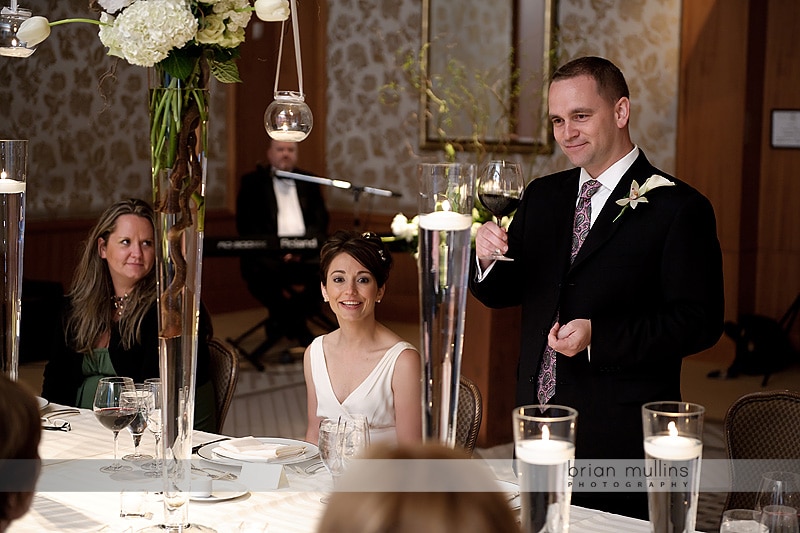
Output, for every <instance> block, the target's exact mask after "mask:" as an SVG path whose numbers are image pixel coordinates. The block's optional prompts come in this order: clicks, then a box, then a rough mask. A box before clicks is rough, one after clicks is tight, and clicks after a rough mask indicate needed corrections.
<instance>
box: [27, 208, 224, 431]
mask: <svg viewBox="0 0 800 533" xmlns="http://www.w3.org/2000/svg"><path fill="white" fill-rule="evenodd" d="M155 260H156V249H155V214H154V213H153V208H152V207H151V206H150V204H148V203H147V202H145V201H143V200H139V199H135V198H132V199H128V200H121V201H119V202H116V203H114V204H112V205H111V206H109V207H108V208H107V209H106V210H105V211H104V212H103V213H102V214H101V215H100V217H99V219H98V221H97V223H96V224H95V225H94V227H93V228H92V229H91V231H90V232H89V236H88V238H87V239H86V241H84V243H83V250H82V253H81V256H80V259H79V261H78V264H77V266H76V268H75V273H74V276H73V279H72V285H71V287H70V291H69V294H68V295H67V296H66V298H65V301H64V305H63V308H62V310H61V317H62V329H63V334H62V335H59V336H57V338H54V339H52V341H53V342H52V344H53V345H52V347H51V349H50V360H49V361H48V363H47V366H46V367H45V370H44V382H43V385H42V396H44V397H45V398H47V399H48V400H50V401H51V402H54V403H59V404H62V405H74V406H76V407H81V408H84V409H91V408H92V402H93V400H94V393H95V390H96V389H97V383H98V382H99V381H100V378H102V377H105V376H126V377H129V378H131V379H133V381H135V382H137V383H141V382H143V381H144V380H145V379H148V378H157V377H159V373H160V372H159V353H158V351H159V347H158V346H159V340H158V306H157V303H156V269H155ZM200 317H201V319H200V333H199V340H198V343H197V374H196V383H197V386H196V389H195V418H194V429H199V430H203V431H216V429H217V422H216V414H215V408H214V384H213V383H212V382H211V370H210V365H211V362H210V361H211V356H210V355H209V351H208V344H207V342H206V341H207V340H208V338H210V336H211V332H210V329H211V327H210V318H208V317H207V315H206V314H205V312H203V310H202V309H201V314H200Z"/></svg>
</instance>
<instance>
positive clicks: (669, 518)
mask: <svg viewBox="0 0 800 533" xmlns="http://www.w3.org/2000/svg"><path fill="white" fill-rule="evenodd" d="M704 413H705V408H704V407H703V406H702V405H697V404H693V403H686V402H675V401H671V402H652V403H646V404H644V405H643V406H642V423H643V429H644V453H645V472H646V474H647V503H648V509H649V517H650V526H651V531H653V532H654V533H684V532H685V533H691V532H693V531H694V526H695V521H696V520H697V499H698V494H699V491H700V463H701V456H702V454H703V415H704Z"/></svg>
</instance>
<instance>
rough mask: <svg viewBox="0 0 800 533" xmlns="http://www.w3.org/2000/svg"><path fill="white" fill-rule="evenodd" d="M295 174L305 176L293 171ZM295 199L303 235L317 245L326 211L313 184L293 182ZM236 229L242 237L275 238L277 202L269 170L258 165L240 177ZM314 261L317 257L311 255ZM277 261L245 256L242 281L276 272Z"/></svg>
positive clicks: (325, 229) (323, 230)
mask: <svg viewBox="0 0 800 533" xmlns="http://www.w3.org/2000/svg"><path fill="white" fill-rule="evenodd" d="M292 171H293V172H296V173H298V174H308V175H311V173H310V172H306V171H303V170H300V169H293V170H292ZM295 187H296V189H297V198H298V200H299V201H300V208H301V209H302V211H303V221H304V222H305V225H306V236H308V237H316V238H317V241H318V242H319V246H322V244H323V243H324V242H325V239H326V238H327V232H328V219H329V215H328V210H327V208H326V207H325V200H324V199H323V197H322V191H321V190H320V186H319V185H317V184H316V183H310V182H307V181H300V180H295ZM236 230H237V231H238V232H239V235H241V236H242V237H253V238H275V237H277V236H278V201H277V199H276V197H275V189H274V188H273V186H272V168H271V167H270V166H266V167H262V166H259V167H258V169H256V171H255V172H251V173H249V174H245V175H244V176H242V184H241V187H240V188H239V195H238V196H237V199H236ZM314 259H315V260H317V261H318V259H319V258H318V257H317V256H315V258H314ZM280 264H281V261H280V259H279V258H277V257H275V256H246V257H242V259H241V268H242V274H243V276H244V277H245V279H248V278H259V277H263V276H264V275H265V274H266V273H267V272H277V271H279V269H280Z"/></svg>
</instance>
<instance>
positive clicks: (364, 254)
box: [319, 230, 392, 288]
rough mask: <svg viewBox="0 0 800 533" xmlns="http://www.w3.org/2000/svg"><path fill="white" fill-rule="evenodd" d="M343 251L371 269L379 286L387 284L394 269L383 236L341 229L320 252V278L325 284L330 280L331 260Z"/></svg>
mask: <svg viewBox="0 0 800 533" xmlns="http://www.w3.org/2000/svg"><path fill="white" fill-rule="evenodd" d="M342 253H345V254H348V255H349V256H351V257H352V258H353V259H355V260H356V261H358V262H359V263H361V264H362V265H363V266H364V268H366V269H367V270H369V271H370V274H372V275H373V276H374V277H375V281H376V282H377V284H378V287H379V288H380V287H383V286H384V285H385V284H386V280H387V279H389V271H390V270H391V269H392V254H390V253H389V250H388V249H387V248H386V245H385V244H384V243H383V241H382V240H381V238H380V237H378V236H377V235H375V234H374V233H358V232H355V231H344V230H339V231H337V232H336V233H334V234H333V235H332V236H331V237H330V238H329V239H328V240H327V241H325V244H323V245H322V249H321V250H320V253H319V255H320V259H319V279H320V281H321V282H322V284H323V285H326V283H327V281H328V269H329V268H330V266H331V262H332V261H333V260H334V258H335V257H336V256H338V255H339V254H342Z"/></svg>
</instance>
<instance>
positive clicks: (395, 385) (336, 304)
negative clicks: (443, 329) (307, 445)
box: [303, 231, 422, 443]
mask: <svg viewBox="0 0 800 533" xmlns="http://www.w3.org/2000/svg"><path fill="white" fill-rule="evenodd" d="M391 266H392V257H391V255H390V254H389V251H388V250H387V249H386V247H385V246H384V244H383V242H382V241H381V240H380V237H377V236H375V235H374V234H372V233H365V234H363V235H362V234H359V233H353V232H347V231H338V232H336V233H335V234H334V235H333V236H332V237H331V238H330V239H328V241H326V243H325V245H324V246H323V247H322V250H321V251H320V274H321V275H320V277H321V279H322V296H323V299H324V300H325V301H326V302H329V303H330V306H331V310H333V312H334V314H336V318H337V320H338V322H339V329H336V330H334V331H332V332H330V333H328V334H327V335H322V336H320V337H317V338H316V339H314V342H312V343H311V344H310V345H309V346H308V348H306V352H305V356H304V361H303V367H304V374H305V380H306V389H307V391H308V429H307V431H306V440H307V441H308V442H312V443H316V442H317V441H318V438H319V423H320V421H321V420H322V419H324V418H331V419H338V418H340V417H341V419H342V420H347V419H348V418H350V417H351V416H352V415H356V414H358V415H365V416H366V417H367V421H368V422H369V426H370V441H371V442H372V443H374V442H388V443H394V442H399V443H407V442H418V441H420V440H421V439H422V406H421V403H420V401H421V400H420V398H421V383H420V381H421V379H422V377H421V369H420V365H421V362H420V355H419V352H417V350H416V348H414V346H413V345H412V344H410V343H408V342H405V341H403V339H401V338H400V337H399V336H398V335H397V334H396V333H394V332H393V331H391V330H390V329H389V328H387V327H386V326H384V325H383V324H381V323H379V322H377V321H376V320H375V305H376V304H378V303H380V301H381V299H382V298H383V295H384V293H385V291H386V279H387V278H388V276H389V270H390V269H391Z"/></svg>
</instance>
